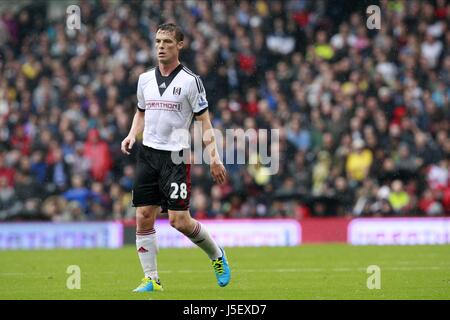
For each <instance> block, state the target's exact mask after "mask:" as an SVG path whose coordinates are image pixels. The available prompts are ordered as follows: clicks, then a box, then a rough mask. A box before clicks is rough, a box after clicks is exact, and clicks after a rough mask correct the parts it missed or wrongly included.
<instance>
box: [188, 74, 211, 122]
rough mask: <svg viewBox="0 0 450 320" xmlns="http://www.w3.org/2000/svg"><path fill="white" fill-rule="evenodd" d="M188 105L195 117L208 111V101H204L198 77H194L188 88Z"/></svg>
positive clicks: (203, 93) (204, 95)
mask: <svg viewBox="0 0 450 320" xmlns="http://www.w3.org/2000/svg"><path fill="white" fill-rule="evenodd" d="M189 103H190V104H191V107H192V111H193V112H194V114H195V115H196V116H198V115H201V114H202V113H203V112H205V111H206V110H208V100H206V92H205V88H204V87H203V83H202V80H201V79H200V77H197V76H196V77H195V80H194V81H192V82H191V85H190V87H189Z"/></svg>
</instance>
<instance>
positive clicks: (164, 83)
mask: <svg viewBox="0 0 450 320" xmlns="http://www.w3.org/2000/svg"><path fill="white" fill-rule="evenodd" d="M181 69H183V65H182V64H181V63H180V64H179V65H178V66H177V67H176V68H175V69H173V71H172V72H171V73H170V74H169V75H168V76H167V77H164V76H163V75H162V74H161V71H160V70H159V66H157V67H156V72H155V74H156V83H157V84H158V89H159V94H160V95H161V96H162V95H163V94H164V91H166V89H167V88H168V87H169V85H170V83H171V82H172V80H173V79H174V78H175V76H176V75H177V74H178V72H180V71H181Z"/></svg>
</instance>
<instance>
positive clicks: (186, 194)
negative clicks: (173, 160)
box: [160, 163, 191, 212]
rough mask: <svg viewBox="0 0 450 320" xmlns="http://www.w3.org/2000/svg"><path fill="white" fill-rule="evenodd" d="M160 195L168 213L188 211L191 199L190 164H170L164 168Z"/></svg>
mask: <svg viewBox="0 0 450 320" xmlns="http://www.w3.org/2000/svg"><path fill="white" fill-rule="evenodd" d="M160 185H161V193H162V197H163V198H164V199H165V201H166V203H167V209H168V211H169V212H170V211H188V210H189V204H190V199H191V176H190V164H184V163H181V164H171V165H168V166H166V168H164V170H163V172H162V175H161V178H160Z"/></svg>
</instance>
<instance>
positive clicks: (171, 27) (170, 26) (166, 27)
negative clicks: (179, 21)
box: [158, 23, 184, 42]
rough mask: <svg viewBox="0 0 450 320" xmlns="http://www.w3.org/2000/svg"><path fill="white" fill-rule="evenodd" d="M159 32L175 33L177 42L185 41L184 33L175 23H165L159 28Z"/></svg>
mask: <svg viewBox="0 0 450 320" xmlns="http://www.w3.org/2000/svg"><path fill="white" fill-rule="evenodd" d="M159 30H161V31H168V32H174V33H175V40H177V42H180V41H183V39H184V34H183V31H181V28H180V27H179V26H177V25H176V24H175V23H163V24H161V25H159V26H158V31H159Z"/></svg>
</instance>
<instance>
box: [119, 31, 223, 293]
mask: <svg viewBox="0 0 450 320" xmlns="http://www.w3.org/2000/svg"><path fill="white" fill-rule="evenodd" d="M155 46H156V51H157V56H158V66H157V67H155V68H152V69H150V70H149V71H147V72H145V73H142V74H141V75H140V76H139V81H138V85H137V100H138V104H137V111H136V113H135V115H134V118H133V123H132V125H131V129H130V132H129V134H128V136H127V137H126V138H125V139H124V140H123V141H122V145H121V149H122V152H123V153H125V154H127V155H129V154H130V151H131V149H132V147H133V145H134V143H135V141H136V135H137V134H139V133H141V132H142V131H143V132H144V133H143V145H142V147H141V149H140V151H139V153H138V157H137V167H136V178H135V184H134V187H133V193H132V194H133V206H134V207H136V224H137V228H136V248H137V251H138V255H139V259H140V262H141V265H142V269H143V271H144V275H145V277H144V278H143V280H142V283H141V284H140V285H139V286H138V287H137V288H136V289H134V291H135V292H149V291H161V290H162V285H161V282H160V280H159V277H158V271H157V267H156V255H157V253H158V244H157V238H156V231H155V227H154V224H155V218H156V215H157V214H158V212H159V210H160V207H161V208H162V211H163V212H166V210H168V215H169V221H170V225H171V226H172V227H174V228H175V229H177V230H178V231H179V232H181V233H183V234H184V235H185V236H186V237H188V238H189V239H190V240H191V241H192V242H193V243H194V244H196V245H197V246H199V247H200V248H201V249H202V250H203V251H204V252H205V253H206V254H207V255H208V257H209V258H210V259H211V262H212V266H213V270H214V272H215V275H216V278H217V282H218V284H219V286H221V287H224V286H226V285H227V284H228V283H229V281H230V274H231V273H230V268H229V266H228V263H227V259H226V256H225V253H224V250H223V249H222V248H221V247H219V246H218V245H217V243H216V242H215V241H214V239H213V238H212V237H211V235H210V234H209V232H208V230H207V229H206V228H205V226H204V225H202V224H201V223H200V222H198V221H196V220H195V219H193V218H192V217H191V215H190V213H189V200H190V199H189V198H190V193H191V183H190V164H186V163H181V164H176V162H174V161H173V160H172V159H173V158H172V156H171V155H172V153H173V152H175V153H177V154H179V155H180V156H182V155H183V154H182V153H183V152H184V151H185V150H188V149H189V148H190V146H189V145H190V141H182V139H179V136H178V137H177V135H176V134H173V133H174V132H175V130H180V129H184V130H186V132H188V131H187V130H189V127H190V125H191V122H192V119H193V118H194V117H195V118H196V119H197V120H199V121H201V122H202V129H203V132H207V130H212V125H211V121H210V118H209V112H208V102H207V100H206V93H205V89H204V87H203V84H202V81H201V80H200V77H199V76H197V75H195V74H194V73H193V72H192V71H190V70H189V69H188V68H186V67H185V66H183V65H182V64H181V63H180V61H179V53H180V50H181V49H182V48H183V33H182V31H181V29H180V28H179V27H178V26H177V25H175V24H172V23H167V24H163V25H161V26H159V27H158V30H157V33H156V39H155ZM178 132H179V131H178ZM203 142H204V143H205V145H206V146H207V147H208V150H210V158H211V159H210V163H211V164H210V171H211V175H212V177H213V179H214V181H215V182H216V183H219V184H222V183H224V182H225V180H226V176H227V173H226V171H225V167H224V166H223V164H222V162H221V161H220V159H219V155H218V153H217V150H216V142H215V140H214V137H213V138H212V139H209V140H207V139H203Z"/></svg>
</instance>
